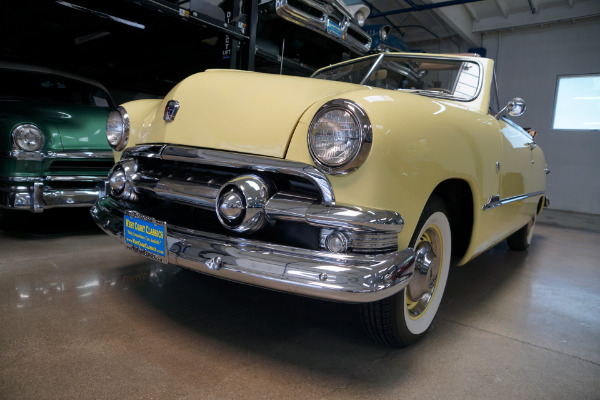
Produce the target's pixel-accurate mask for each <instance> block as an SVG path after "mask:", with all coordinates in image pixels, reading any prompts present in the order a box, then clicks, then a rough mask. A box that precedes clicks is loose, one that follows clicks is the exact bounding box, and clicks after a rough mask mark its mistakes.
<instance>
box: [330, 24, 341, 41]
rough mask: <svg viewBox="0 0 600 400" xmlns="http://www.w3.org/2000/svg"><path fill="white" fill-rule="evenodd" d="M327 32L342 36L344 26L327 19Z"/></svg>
mask: <svg viewBox="0 0 600 400" xmlns="http://www.w3.org/2000/svg"><path fill="white" fill-rule="evenodd" d="M327 33H329V34H331V35H333V36H337V37H342V28H341V27H340V26H339V25H338V24H336V23H335V22H331V21H327Z"/></svg>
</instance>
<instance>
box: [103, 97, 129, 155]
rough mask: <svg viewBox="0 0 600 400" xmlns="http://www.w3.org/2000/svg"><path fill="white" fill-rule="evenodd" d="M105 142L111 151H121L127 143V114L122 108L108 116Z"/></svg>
mask: <svg viewBox="0 0 600 400" xmlns="http://www.w3.org/2000/svg"><path fill="white" fill-rule="evenodd" d="M106 140H107V141H108V144H109V145H110V147H112V148H113V150H116V151H121V150H123V149H124V148H125V146H127V142H128V141H129V114H127V110H125V108H123V107H122V106H119V107H117V109H116V110H112V111H111V112H110V113H109V114H108V118H107V119H106Z"/></svg>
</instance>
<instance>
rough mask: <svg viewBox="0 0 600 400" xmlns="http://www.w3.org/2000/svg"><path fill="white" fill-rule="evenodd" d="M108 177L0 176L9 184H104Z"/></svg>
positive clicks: (0, 178)
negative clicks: (44, 182) (45, 182)
mask: <svg viewBox="0 0 600 400" xmlns="http://www.w3.org/2000/svg"><path fill="white" fill-rule="evenodd" d="M106 179H107V177H106V176H104V175H101V176H95V175H82V176H69V175H65V176H61V175H48V176H6V177H3V176H0V180H6V181H8V182H24V183H27V182H43V181H47V182H104V181H106Z"/></svg>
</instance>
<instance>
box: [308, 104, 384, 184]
mask: <svg viewBox="0 0 600 400" xmlns="http://www.w3.org/2000/svg"><path fill="white" fill-rule="evenodd" d="M372 140H373V135H372V130H371V123H370V121H369V118H368V117H367V114H366V113H365V112H364V110H363V109H362V108H360V106H358V104H356V103H354V102H352V101H349V100H343V99H336V100H332V101H330V102H328V103H326V104H325V105H324V106H323V107H321V108H320V109H319V111H317V113H316V114H315V116H314V118H313V120H312V122H311V124H310V128H309V130H308V148H309V151H310V154H311V156H312V158H313V160H314V161H315V163H316V164H317V166H319V168H321V169H322V170H324V171H325V172H327V173H329V174H347V173H349V172H351V171H353V170H355V169H356V168H358V167H360V166H361V165H362V163H363V162H364V161H365V159H366V158H367V155H368V154H369V151H370V149H371V142H372Z"/></svg>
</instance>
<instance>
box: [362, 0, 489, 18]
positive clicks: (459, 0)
mask: <svg viewBox="0 0 600 400" xmlns="http://www.w3.org/2000/svg"><path fill="white" fill-rule="evenodd" d="M477 1H483V0H448V1H442V2H439V3H431V4H422V5H419V4H415V3H413V2H412V1H411V0H406V2H407V3H408V4H410V5H411V7H407V8H401V9H398V10H392V11H386V12H382V13H379V14H371V15H370V16H369V18H377V17H385V16H387V15H395V14H403V13H407V12H414V11H425V10H432V9H435V8H441V7H448V6H456V5H460V4H468V3H475V2H477Z"/></svg>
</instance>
